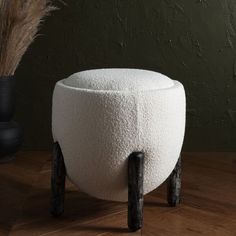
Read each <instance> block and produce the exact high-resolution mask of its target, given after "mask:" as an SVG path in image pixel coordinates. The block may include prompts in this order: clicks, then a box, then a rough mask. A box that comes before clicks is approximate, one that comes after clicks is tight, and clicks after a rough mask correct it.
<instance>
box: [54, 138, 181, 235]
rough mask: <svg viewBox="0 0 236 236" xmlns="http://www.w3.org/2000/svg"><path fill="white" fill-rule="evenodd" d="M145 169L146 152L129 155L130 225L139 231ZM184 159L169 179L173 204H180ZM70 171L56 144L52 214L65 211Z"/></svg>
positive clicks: (179, 162)
mask: <svg viewBox="0 0 236 236" xmlns="http://www.w3.org/2000/svg"><path fill="white" fill-rule="evenodd" d="M143 172H144V153H142V152H133V153H131V154H130V156H129V158H128V227H129V229H130V231H137V230H139V229H141V228H142V225H143ZM180 174H181V158H179V160H178V162H177V164H176V166H175V169H174V170H173V172H172V173H171V175H170V177H169V179H168V182H167V200H168V203H169V204H170V206H172V207H175V206H176V205H177V204H178V203H180V190H181V176H180ZM65 179H66V170H65V164H64V158H63V154H62V151H61V148H60V145H59V143H58V142H55V143H54V144H53V161H52V176H51V214H52V215H53V216H54V217H59V216H61V215H62V214H63V212H64V198H65Z"/></svg>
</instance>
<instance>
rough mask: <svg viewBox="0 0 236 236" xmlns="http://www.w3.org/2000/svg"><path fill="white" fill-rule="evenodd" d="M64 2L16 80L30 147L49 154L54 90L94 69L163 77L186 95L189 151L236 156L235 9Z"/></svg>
mask: <svg viewBox="0 0 236 236" xmlns="http://www.w3.org/2000/svg"><path fill="white" fill-rule="evenodd" d="M65 3H66V5H63V4H62V3H60V2H58V3H57V5H58V6H59V8H60V10H58V11H56V12H54V13H52V16H50V17H49V18H48V19H47V20H46V22H45V24H44V25H43V27H42V29H41V32H40V33H41V35H40V36H39V37H38V39H37V40H36V41H35V43H34V44H33V45H32V46H31V48H30V50H29V51H28V53H27V54H26V55H25V56H24V58H23V61H22V64H21V65H20V67H19V69H18V71H17V73H16V77H17V82H18V85H17V86H18V100H17V103H18V104H17V119H18V120H19V121H20V122H21V124H22V126H23V128H24V130H25V142H24V147H25V148H27V149H48V148H50V145H51V142H52V137H51V97H52V91H53V87H54V84H55V82H56V81H57V80H60V79H62V78H64V77H67V76H68V75H70V74H72V73H74V72H76V71H80V70H84V69H90V68H104V67H130V68H144V69H151V70H155V71H159V72H162V73H164V74H166V75H168V76H170V77H171V78H172V79H175V80H179V81H181V82H182V83H183V84H184V86H185V89H186V93H187V101H188V104H187V110H188V112H187V132H186V138H185V145H184V149H185V150H235V149H236V143H235V141H234V140H235V139H236V99H235V96H234V94H235V89H236V76H235V74H236V73H235V70H236V69H235V68H236V66H235V65H236V63H235V61H236V55H235V52H236V50H235V45H236V3H235V2H234V1H233V0H226V1H188V0H180V1H178V3H177V2H176V1H175V0H170V1H154V0H148V1H144V0H133V1H122V0H117V1H103V0H99V1H84V0H70V1H69V0H66V1H65Z"/></svg>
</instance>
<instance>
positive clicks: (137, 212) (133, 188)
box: [128, 152, 144, 231]
mask: <svg viewBox="0 0 236 236" xmlns="http://www.w3.org/2000/svg"><path fill="white" fill-rule="evenodd" d="M143 163H144V154H143V153H142V152H133V153H132V154H131V155H130V156H129V160H128V226H129V229H130V230H131V231H136V230H139V229H140V228H142V224H143Z"/></svg>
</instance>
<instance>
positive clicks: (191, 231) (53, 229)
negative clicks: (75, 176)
mask: <svg viewBox="0 0 236 236" xmlns="http://www.w3.org/2000/svg"><path fill="white" fill-rule="evenodd" d="M50 164H51V156H50V154H49V153H47V152H21V153H19V154H18V155H17V159H16V161H14V162H13V163H11V164H6V165H1V166H0V236H2V235H10V236H36V235H49V236H62V235H66V236H70V235H73V236H75V235H88V236H95V235H99V236H101V235H103V236H112V235H145V236H152V235H157V236H159V235H160V236H161V235H164V236H169V235H170V236H173V235H181V236H183V235H187V236H191V235H209V236H228V235H232V236H235V235H236V153H186V154H184V156H183V197H184V199H183V203H182V204H181V205H180V206H179V207H177V208H171V207H169V206H168V205H167V203H166V200H165V198H166V193H165V192H166V186H165V185H164V184H163V185H162V186H161V187H160V188H158V189H157V190H155V191H153V192H152V193H150V194H148V195H147V196H146V197H145V204H144V227H143V229H142V231H139V232H136V233H129V232H128V230H127V227H126V214H127V210H126V204H120V203H114V202H106V201H101V200H97V199H94V198H91V197H89V196H87V195H86V194H84V193H81V192H78V191H76V189H75V188H74V187H73V186H72V184H70V183H67V192H66V205H65V214H64V216H63V217H62V218H60V219H53V218H52V217H51V216H50V215H49V213H48V212H49V197H50V187H49V186H50Z"/></svg>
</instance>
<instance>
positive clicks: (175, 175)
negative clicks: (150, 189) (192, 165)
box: [167, 156, 181, 207]
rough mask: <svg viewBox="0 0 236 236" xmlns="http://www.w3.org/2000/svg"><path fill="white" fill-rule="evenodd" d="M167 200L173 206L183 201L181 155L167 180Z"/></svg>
mask: <svg viewBox="0 0 236 236" xmlns="http://www.w3.org/2000/svg"><path fill="white" fill-rule="evenodd" d="M167 200H168V203H169V205H170V206H172V207H175V206H176V205H177V204H179V203H180V201H181V156H180V157H179V160H178V162H177V164H176V166H175V168H174V170H173V171H172V173H171V175H170V177H169V179H168V180H167Z"/></svg>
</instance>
